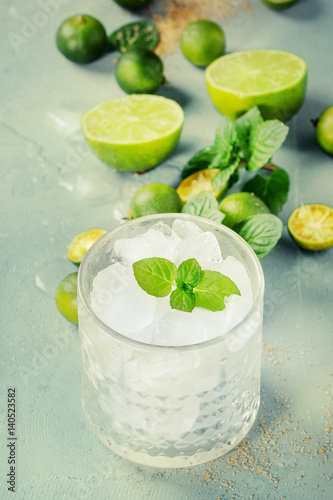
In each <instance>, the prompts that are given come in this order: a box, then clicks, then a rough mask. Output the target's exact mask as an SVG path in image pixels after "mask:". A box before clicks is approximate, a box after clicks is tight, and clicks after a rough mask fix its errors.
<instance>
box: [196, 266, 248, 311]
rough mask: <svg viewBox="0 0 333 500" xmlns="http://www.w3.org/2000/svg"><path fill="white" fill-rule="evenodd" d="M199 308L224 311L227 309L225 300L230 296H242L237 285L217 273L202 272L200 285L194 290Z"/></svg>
mask: <svg viewBox="0 0 333 500" xmlns="http://www.w3.org/2000/svg"><path fill="white" fill-rule="evenodd" d="M193 291H194V293H195V299H196V303H195V305H196V306H197V307H204V308H205V309H209V310H210V311H222V310H223V309H224V308H225V304H224V298H225V297H229V295H233V294H236V295H240V291H239V289H238V288H237V286H236V285H235V283H234V282H233V281H232V280H231V279H230V278H228V277H227V276H224V275H223V274H221V273H219V272H217V271H202V278H201V281H200V283H199V284H198V285H197V286H196V287H195V288H194V289H193Z"/></svg>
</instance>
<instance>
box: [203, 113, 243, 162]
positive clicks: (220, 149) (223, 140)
mask: <svg viewBox="0 0 333 500" xmlns="http://www.w3.org/2000/svg"><path fill="white" fill-rule="evenodd" d="M214 146H215V148H216V151H217V154H216V156H215V158H214V159H213V161H212V162H211V164H210V166H209V168H224V167H227V166H228V165H229V164H230V162H231V161H232V160H234V159H235V158H236V157H237V153H238V150H239V145H238V139H237V133H236V128H235V124H234V122H233V121H232V120H231V119H230V118H229V117H228V116H224V117H223V118H222V120H221V122H220V125H219V126H218V128H217V131H216V136H215V142H214ZM233 163H234V161H233Z"/></svg>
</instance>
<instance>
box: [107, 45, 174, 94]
mask: <svg viewBox="0 0 333 500" xmlns="http://www.w3.org/2000/svg"><path fill="white" fill-rule="evenodd" d="M163 78H164V77H163V63H162V61H161V59H160V58H159V57H158V55H156V54H155V53H154V52H153V51H152V50H149V49H145V48H143V47H133V48H132V49H129V50H128V51H127V52H126V53H125V54H123V55H122V56H121V58H120V59H119V62H118V64H117V67H116V79H117V82H118V84H119V86H120V87H121V88H122V89H123V90H124V92H126V93H127V94H154V93H155V92H156V91H157V89H158V88H159V87H160V86H161V84H162V82H163Z"/></svg>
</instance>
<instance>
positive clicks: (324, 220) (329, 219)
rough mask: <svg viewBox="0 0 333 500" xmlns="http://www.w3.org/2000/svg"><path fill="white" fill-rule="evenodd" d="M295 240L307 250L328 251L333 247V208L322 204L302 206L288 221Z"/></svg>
mask: <svg viewBox="0 0 333 500" xmlns="http://www.w3.org/2000/svg"><path fill="white" fill-rule="evenodd" d="M288 229H289V233H290V235H291V237H292V238H293V240H294V241H295V242H296V243H297V245H299V246H300V247H301V248H305V250H314V251H319V250H327V249H328V248H330V247H331V246H333V208H331V207H329V206H327V205H322V204H321V203H310V204H307V205H301V206H300V207H298V208H296V210H294V211H293V213H292V214H291V216H290V217H289V219H288Z"/></svg>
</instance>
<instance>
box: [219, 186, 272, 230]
mask: <svg viewBox="0 0 333 500" xmlns="http://www.w3.org/2000/svg"><path fill="white" fill-rule="evenodd" d="M219 210H221V212H223V213H224V214H225V218H224V219H223V221H222V224H224V225H225V226H228V227H233V226H235V225H236V224H238V223H239V222H241V221H242V220H244V219H246V217H250V215H258V214H269V213H270V210H269V208H268V207H267V205H266V204H265V203H264V202H263V201H262V200H261V199H260V198H258V196H256V195H255V194H253V193H246V192H244V193H234V194H230V195H229V196H227V197H226V198H224V199H223V200H222V202H221V203H220V206H219Z"/></svg>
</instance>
